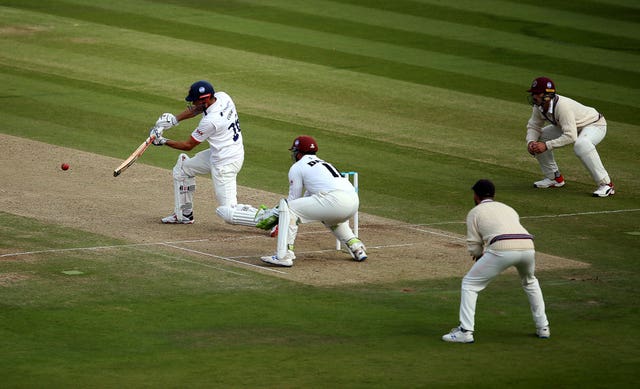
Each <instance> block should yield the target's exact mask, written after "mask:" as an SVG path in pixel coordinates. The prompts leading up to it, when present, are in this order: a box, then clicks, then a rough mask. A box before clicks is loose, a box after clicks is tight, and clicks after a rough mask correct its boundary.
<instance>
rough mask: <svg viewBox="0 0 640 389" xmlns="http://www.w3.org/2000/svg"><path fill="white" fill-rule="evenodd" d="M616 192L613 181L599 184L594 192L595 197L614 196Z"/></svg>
mask: <svg viewBox="0 0 640 389" xmlns="http://www.w3.org/2000/svg"><path fill="white" fill-rule="evenodd" d="M615 193H616V189H615V187H614V186H613V182H610V183H608V184H602V185H600V186H598V189H596V191H595V192H593V197H609V196H613V195H614V194H615Z"/></svg>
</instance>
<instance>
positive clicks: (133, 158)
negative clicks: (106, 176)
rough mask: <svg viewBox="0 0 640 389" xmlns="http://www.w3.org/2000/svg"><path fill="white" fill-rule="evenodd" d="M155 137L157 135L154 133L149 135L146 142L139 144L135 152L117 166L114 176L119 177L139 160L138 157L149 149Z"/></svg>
mask: <svg viewBox="0 0 640 389" xmlns="http://www.w3.org/2000/svg"><path fill="white" fill-rule="evenodd" d="M155 138H156V137H155V136H153V135H152V136H149V137H148V138H147V139H146V140H145V141H144V142H142V143H141V144H140V146H138V148H137V149H136V150H135V151H134V152H133V153H131V155H130V156H129V157H128V158H127V159H125V160H124V161H123V162H122V163H121V164H120V166H118V167H117V168H115V170H114V171H113V176H114V177H118V176H119V175H120V174H122V172H123V171H125V170H126V169H127V168H128V167H129V166H131V165H133V164H134V163H135V162H136V161H137V160H138V158H140V157H141V156H142V154H144V152H145V150H146V149H147V147H149V145H151V143H153V140H154V139H155Z"/></svg>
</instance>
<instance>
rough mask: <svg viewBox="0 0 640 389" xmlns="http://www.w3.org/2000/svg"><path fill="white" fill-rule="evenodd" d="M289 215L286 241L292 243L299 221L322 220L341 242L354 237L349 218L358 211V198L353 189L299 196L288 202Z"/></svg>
mask: <svg viewBox="0 0 640 389" xmlns="http://www.w3.org/2000/svg"><path fill="white" fill-rule="evenodd" d="M288 204H289V211H290V212H291V215H290V224H289V233H288V236H287V243H288V244H289V245H293V244H294V242H295V239H296V235H297V232H298V226H297V221H298V220H299V221H300V223H302V224H304V223H311V222H322V223H323V224H324V225H325V226H326V227H327V228H328V229H329V230H330V231H331V232H332V233H333V235H334V236H335V237H336V238H337V239H339V240H340V241H341V242H346V241H348V240H349V239H351V238H353V237H355V235H354V233H353V230H352V229H351V227H349V219H350V218H351V217H352V216H353V215H354V214H355V213H356V212H357V211H358V207H359V206H360V199H359V197H358V194H357V193H356V192H355V191H343V190H334V191H331V192H321V193H317V194H314V195H311V196H306V197H299V198H297V199H294V200H291V201H289V202H288Z"/></svg>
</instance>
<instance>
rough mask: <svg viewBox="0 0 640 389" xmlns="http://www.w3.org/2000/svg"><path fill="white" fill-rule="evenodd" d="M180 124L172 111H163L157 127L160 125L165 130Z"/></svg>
mask: <svg viewBox="0 0 640 389" xmlns="http://www.w3.org/2000/svg"><path fill="white" fill-rule="evenodd" d="M177 125H178V119H176V117H175V116H174V115H173V114H172V113H168V112H166V113H163V114H162V115H160V117H159V118H158V120H157V121H156V127H160V128H162V129H163V130H167V129H169V128H171V127H173V126H177Z"/></svg>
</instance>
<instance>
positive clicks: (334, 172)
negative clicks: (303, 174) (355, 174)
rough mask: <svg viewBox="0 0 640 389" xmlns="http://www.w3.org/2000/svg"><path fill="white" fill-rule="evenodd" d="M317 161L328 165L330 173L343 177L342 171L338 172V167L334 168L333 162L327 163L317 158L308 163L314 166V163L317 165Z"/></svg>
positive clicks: (325, 165)
mask: <svg viewBox="0 0 640 389" xmlns="http://www.w3.org/2000/svg"><path fill="white" fill-rule="evenodd" d="M317 163H321V164H322V166H324V167H326V168H327V170H328V171H329V173H331V175H332V176H334V177H342V176H341V175H340V172H338V170H336V168H334V167H333V166H331V164H329V163H326V162H324V161H320V160H317V159H315V160H313V161H310V162H308V163H307V165H309V166H313V165H315V164H317Z"/></svg>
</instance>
